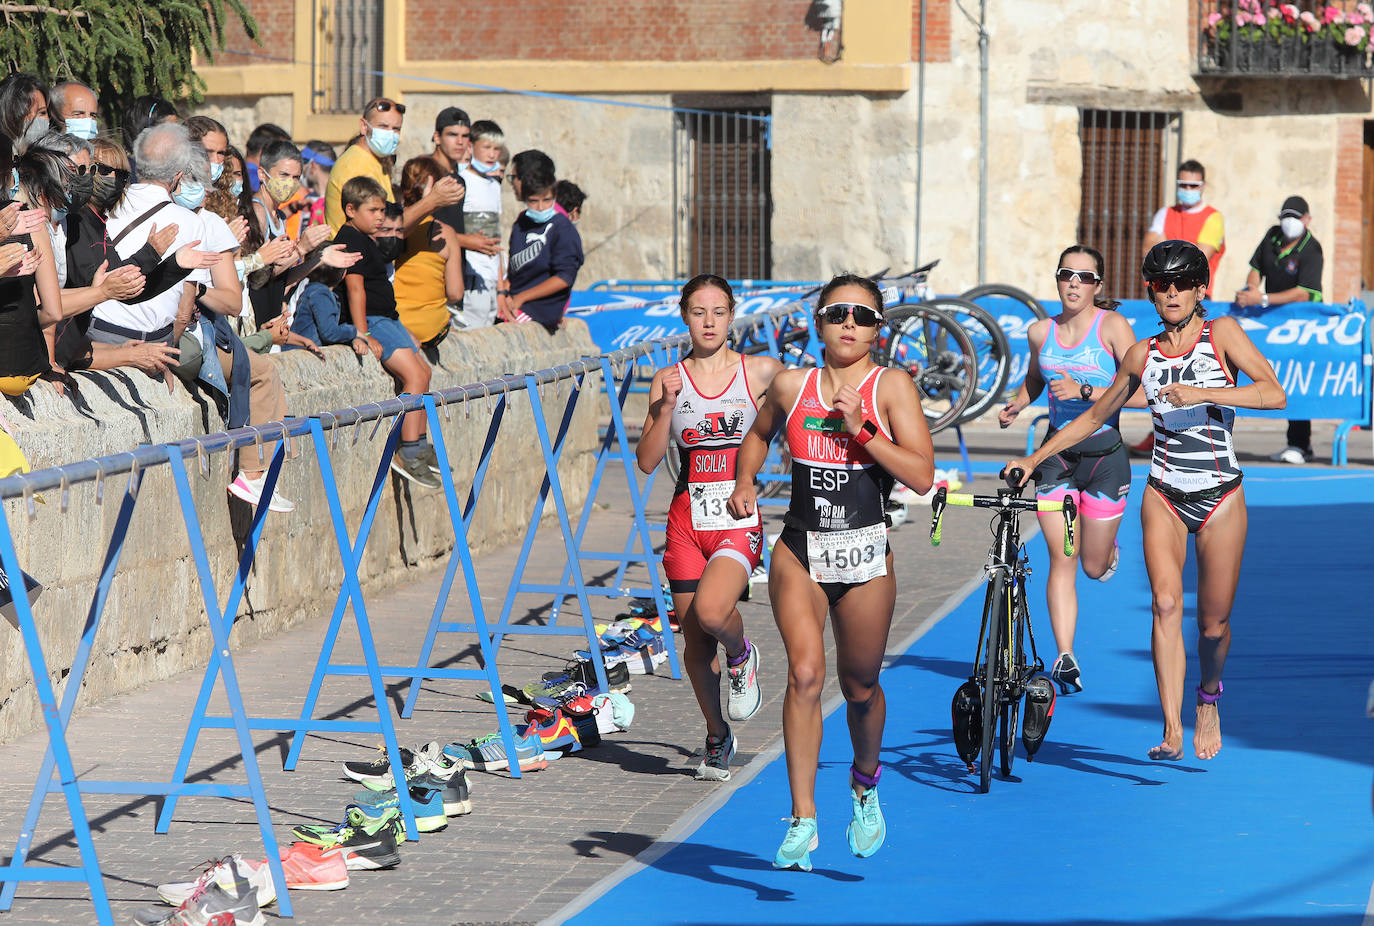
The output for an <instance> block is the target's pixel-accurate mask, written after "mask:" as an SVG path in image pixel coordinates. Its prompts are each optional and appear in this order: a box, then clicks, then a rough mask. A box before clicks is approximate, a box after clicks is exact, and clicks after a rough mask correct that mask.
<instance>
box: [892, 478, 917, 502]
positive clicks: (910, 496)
mask: <svg viewBox="0 0 1374 926" xmlns="http://www.w3.org/2000/svg"><path fill="white" fill-rule="evenodd" d="M889 498H891V499H892V500H893V501H894V502H901V503H902V504H903V505H915V504H919V503H920V502H921V500H922V499H924V498H925V496H923V495H922V494H921V493H920V492H917V491H916V490H915V489H913V488H911V487H909V486H904V485H902V484H901V483H900V482H899V483H897V484H896V485H895V486H893V487H892V494H891V495H890V496H889Z"/></svg>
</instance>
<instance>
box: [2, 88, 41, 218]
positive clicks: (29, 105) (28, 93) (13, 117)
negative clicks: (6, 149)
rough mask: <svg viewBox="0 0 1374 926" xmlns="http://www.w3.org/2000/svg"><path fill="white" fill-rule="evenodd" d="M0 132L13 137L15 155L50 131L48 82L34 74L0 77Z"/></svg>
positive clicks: (9, 137) (11, 139)
mask: <svg viewBox="0 0 1374 926" xmlns="http://www.w3.org/2000/svg"><path fill="white" fill-rule="evenodd" d="M0 134H2V135H4V136H5V137H6V138H8V139H10V142H11V145H12V146H13V150H14V155H15V157H18V156H19V155H22V154H23V153H24V152H25V151H28V150H29V148H30V147H31V146H32V145H33V144H34V143H36V142H37V141H38V139H40V138H42V137H43V136H44V135H46V134H48V85H47V84H45V83H43V82H42V81H41V80H39V79H38V78H37V77H34V76H33V75H32V74H11V75H10V76H9V77H6V78H5V79H4V80H0ZM12 187H13V183H11V188H12ZM11 198H13V197H12V196H11Z"/></svg>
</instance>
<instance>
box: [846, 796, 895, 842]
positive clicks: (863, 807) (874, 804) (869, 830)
mask: <svg viewBox="0 0 1374 926" xmlns="http://www.w3.org/2000/svg"><path fill="white" fill-rule="evenodd" d="M849 794H850V797H851V799H852V800H853V802H854V816H853V818H852V819H851V820H850V821H849V828H848V829H847V830H845V836H847V837H848V838H849V851H850V852H853V853H854V854H855V855H857V856H858V857H859V858H868V857H869V856H870V855H872V854H873V853H874V852H877V851H878V850H879V849H881V848H882V847H883V840H884V839H886V838H887V823H886V821H884V820H883V809H882V807H880V806H879V805H878V788H877V786H876V785H875V786H874V787H871V788H867V789H865V790H864V793H863V797H860V796H859V795H857V794H855V793H854V789H853V787H851V788H850V789H849Z"/></svg>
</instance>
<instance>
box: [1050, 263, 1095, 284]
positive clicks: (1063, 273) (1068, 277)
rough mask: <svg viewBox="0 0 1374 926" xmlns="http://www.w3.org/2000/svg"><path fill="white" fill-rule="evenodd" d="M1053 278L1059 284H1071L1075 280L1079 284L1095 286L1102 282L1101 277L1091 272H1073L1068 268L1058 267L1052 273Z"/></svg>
mask: <svg viewBox="0 0 1374 926" xmlns="http://www.w3.org/2000/svg"><path fill="white" fill-rule="evenodd" d="M1054 278H1055V279H1056V280H1058V281H1059V282H1060V283H1072V282H1073V281H1074V280H1077V281H1078V282H1080V283H1088V284H1097V283H1101V282H1102V277H1101V276H1099V275H1098V274H1097V273H1096V272H1095V271H1092V270H1073V269H1071V268H1069V267H1060V268H1059V269H1058V270H1056V271H1055V272H1054Z"/></svg>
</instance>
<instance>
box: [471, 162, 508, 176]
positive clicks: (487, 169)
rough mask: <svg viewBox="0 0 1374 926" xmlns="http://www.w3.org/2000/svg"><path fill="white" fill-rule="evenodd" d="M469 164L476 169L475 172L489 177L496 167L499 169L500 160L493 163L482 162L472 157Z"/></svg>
mask: <svg viewBox="0 0 1374 926" xmlns="http://www.w3.org/2000/svg"><path fill="white" fill-rule="evenodd" d="M470 166H471V167H472V169H473V170H475V171H477V173H479V174H481V175H482V176H483V177H489V176H491V175H492V174H494V173H496V171H497V170H498V169H500V167H501V162H500V161H498V162H496V163H495V164H483V163H482V162H481V161H478V160H475V159H474V160H473V161H472V162H471V165H470Z"/></svg>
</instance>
